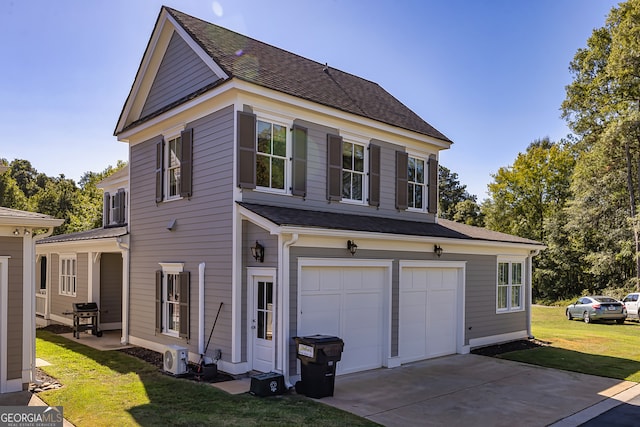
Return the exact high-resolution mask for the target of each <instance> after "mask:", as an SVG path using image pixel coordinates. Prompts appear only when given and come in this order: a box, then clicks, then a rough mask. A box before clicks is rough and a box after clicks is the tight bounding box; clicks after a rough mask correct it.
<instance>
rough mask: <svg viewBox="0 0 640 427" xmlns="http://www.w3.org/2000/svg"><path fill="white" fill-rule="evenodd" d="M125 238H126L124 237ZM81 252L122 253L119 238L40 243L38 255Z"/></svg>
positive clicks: (37, 246) (37, 248) (37, 249)
mask: <svg viewBox="0 0 640 427" xmlns="http://www.w3.org/2000/svg"><path fill="white" fill-rule="evenodd" d="M123 237H124V236H123ZM80 252H83V253H84V252H118V253H119V252H122V250H121V249H120V246H119V245H118V238H117V237H106V238H100V239H90V240H73V241H69V242H52V243H39V244H37V245H36V254H38V255H42V254H48V253H58V254H60V253H80Z"/></svg>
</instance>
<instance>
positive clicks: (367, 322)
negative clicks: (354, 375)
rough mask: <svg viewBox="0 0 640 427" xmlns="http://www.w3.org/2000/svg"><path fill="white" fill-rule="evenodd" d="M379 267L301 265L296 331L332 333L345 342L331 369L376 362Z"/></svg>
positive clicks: (381, 286)
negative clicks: (339, 359) (340, 358)
mask: <svg viewBox="0 0 640 427" xmlns="http://www.w3.org/2000/svg"><path fill="white" fill-rule="evenodd" d="M387 277H388V269H387V268H384V267H329V266H326V267H318V266H304V267H302V268H301V274H300V280H299V281H298V283H299V286H300V310H299V313H298V335H299V336H306V335H314V334H323V335H334V336H338V337H340V338H342V339H343V340H344V342H345V345H344V352H343V353H342V360H341V361H340V362H339V363H338V365H337V373H338V374H345V373H349V372H357V371H363V370H367V369H374V368H379V367H381V366H382V354H383V335H384V334H383V330H384V323H383V319H384V312H383V307H384V306H385V304H384V301H385V292H384V290H385V282H386V281H387Z"/></svg>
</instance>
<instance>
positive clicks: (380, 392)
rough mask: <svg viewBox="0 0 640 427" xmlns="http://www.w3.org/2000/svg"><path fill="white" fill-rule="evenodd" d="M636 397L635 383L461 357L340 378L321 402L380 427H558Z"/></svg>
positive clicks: (495, 360)
mask: <svg viewBox="0 0 640 427" xmlns="http://www.w3.org/2000/svg"><path fill="white" fill-rule="evenodd" d="M338 363H339V362H338ZM638 394H640V385H638V384H637V383H634V382H629V381H620V380H614V379H610V378H603V377H596V376H592V375H585V374H577V373H573V372H568V371H561V370H556V369H549V368H543V367H539V366H534V365H527V364H523V363H518V362H511V361H508V360H501V359H496V358H491V357H485V356H478V355H473V354H466V355H453V356H447V357H442V358H438V359H432V360H426V361H422V362H416V363H411V364H407V365H403V366H401V367H398V368H394V369H376V370H373V371H367V372H359V373H355V374H348V375H343V376H339V377H337V378H336V383H335V392H334V396H333V397H325V398H323V399H321V402H322V403H325V404H328V405H331V406H335V407H337V408H340V409H343V410H345V411H349V412H352V413H354V414H357V415H360V416H362V417H365V418H367V419H370V420H372V421H375V422H377V423H380V424H382V425H385V426H402V427H405V426H411V425H434V426H441V425H446V426H469V425H473V426H474V427H477V426H509V427H511V426H514V425H518V426H547V425H551V424H554V423H558V426H563V427H564V426H575V425H580V424H581V423H584V422H585V421H588V420H589V419H592V418H594V417H597V416H598V415H600V414H601V413H603V412H605V411H607V410H608V409H611V408H612V407H613V406H615V405H617V404H620V403H622V402H626V401H629V400H631V399H632V398H633V397H634V396H637V395H638Z"/></svg>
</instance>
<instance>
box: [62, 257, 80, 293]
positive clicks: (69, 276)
mask: <svg viewBox="0 0 640 427" xmlns="http://www.w3.org/2000/svg"><path fill="white" fill-rule="evenodd" d="M76 264H77V262H76V257H75V256H61V257H60V283H59V293H60V295H66V296H70V297H75V296H76Z"/></svg>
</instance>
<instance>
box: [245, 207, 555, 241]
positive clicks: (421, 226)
mask: <svg viewBox="0 0 640 427" xmlns="http://www.w3.org/2000/svg"><path fill="white" fill-rule="evenodd" d="M238 204H239V205H240V206H242V207H244V208H246V209H248V210H250V211H251V212H254V213H256V214H258V215H260V216H261V217H263V218H266V219H268V220H269V221H271V222H272V223H274V224H276V225H278V226H292V227H309V228H326V229H331V230H350V231H363V232H373V233H386V234H398V235H405V236H423V237H441V238H447V239H464V240H486V241H493V242H505V243H522V244H529V245H537V246H543V245H542V244H541V243H539V242H536V241H535V240H529V239H524V238H522V237H518V236H512V235H510V234H505V233H498V232H496V231H491V230H487V229H484V228H480V227H472V226H470V225H465V224H459V223H455V222H453V221H447V220H442V219H439V220H438V221H439V223H438V224H435V223H431V222H418V221H408V220H401V219H392V218H382V217H376V216H367V215H355V214H344V213H334V212H319V211H309V210H305V209H292V208H285V207H280V206H267V205H259V204H254V203H245V202H238Z"/></svg>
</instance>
